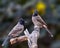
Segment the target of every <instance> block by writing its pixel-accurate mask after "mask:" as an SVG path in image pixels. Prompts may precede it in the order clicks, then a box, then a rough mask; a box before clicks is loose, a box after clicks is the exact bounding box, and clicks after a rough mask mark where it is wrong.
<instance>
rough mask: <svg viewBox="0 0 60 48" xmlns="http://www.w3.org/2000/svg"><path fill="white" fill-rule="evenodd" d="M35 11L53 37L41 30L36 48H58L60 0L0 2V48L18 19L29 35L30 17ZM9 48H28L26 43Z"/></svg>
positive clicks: (30, 27) (59, 37)
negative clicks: (35, 10)
mask: <svg viewBox="0 0 60 48" xmlns="http://www.w3.org/2000/svg"><path fill="white" fill-rule="evenodd" d="M34 9H37V10H38V12H39V14H40V15H41V17H42V18H43V19H44V21H45V22H46V23H47V25H48V29H49V30H50V31H51V32H52V34H53V35H54V37H53V38H51V37H50V35H49V34H48V33H47V31H46V30H45V29H41V32H40V38H39V39H38V46H39V47H38V48H60V0H0V48H2V47H1V44H2V42H3V41H4V39H5V38H6V37H7V34H8V33H9V32H10V30H11V29H12V28H13V27H14V26H15V25H16V24H17V22H18V20H19V18H20V17H22V18H23V19H24V20H25V21H26V23H25V28H28V30H29V31H30V33H31V32H32V31H33V27H34V26H33V23H32V21H31V16H32V14H33V11H34ZM9 46H10V47H9V48H28V45H27V41H25V42H22V43H19V44H18V43H17V44H14V45H12V46H11V45H9Z"/></svg>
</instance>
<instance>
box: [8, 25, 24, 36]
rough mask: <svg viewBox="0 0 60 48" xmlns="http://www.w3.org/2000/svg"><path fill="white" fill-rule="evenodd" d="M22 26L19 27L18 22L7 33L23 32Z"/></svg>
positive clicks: (17, 33)
mask: <svg viewBox="0 0 60 48" xmlns="http://www.w3.org/2000/svg"><path fill="white" fill-rule="evenodd" d="M23 30H24V27H21V26H20V25H19V24H17V25H16V26H15V27H14V28H13V29H12V30H11V31H10V33H9V34H8V35H14V36H16V35H19V34H20V33H21V32H23Z"/></svg>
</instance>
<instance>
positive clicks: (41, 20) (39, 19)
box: [36, 15, 47, 25]
mask: <svg viewBox="0 0 60 48" xmlns="http://www.w3.org/2000/svg"><path fill="white" fill-rule="evenodd" d="M36 19H37V21H39V22H40V23H42V24H44V25H47V24H46V23H45V21H44V20H43V19H42V18H41V17H40V16H39V15H38V16H37V18H36Z"/></svg>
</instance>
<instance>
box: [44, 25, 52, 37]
mask: <svg viewBox="0 0 60 48" xmlns="http://www.w3.org/2000/svg"><path fill="white" fill-rule="evenodd" d="M43 27H44V28H45V29H46V30H47V31H48V33H49V34H50V35H51V37H53V34H52V33H51V32H50V31H49V29H48V28H47V26H46V25H43Z"/></svg>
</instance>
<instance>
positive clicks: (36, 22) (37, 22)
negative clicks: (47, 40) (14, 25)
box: [32, 10, 53, 37]
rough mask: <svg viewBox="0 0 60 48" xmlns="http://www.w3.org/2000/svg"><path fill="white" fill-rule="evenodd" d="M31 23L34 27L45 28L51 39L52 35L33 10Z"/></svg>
mask: <svg viewBox="0 0 60 48" xmlns="http://www.w3.org/2000/svg"><path fill="white" fill-rule="evenodd" d="M32 22H33V24H34V26H39V27H40V28H45V29H46V30H47V31H48V33H49V34H50V35H51V37H53V35H52V33H51V32H50V31H49V30H48V28H47V24H46V23H45V21H44V20H43V19H42V18H41V16H40V15H39V14H38V11H37V10H35V11H34V13H33V15H32Z"/></svg>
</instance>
